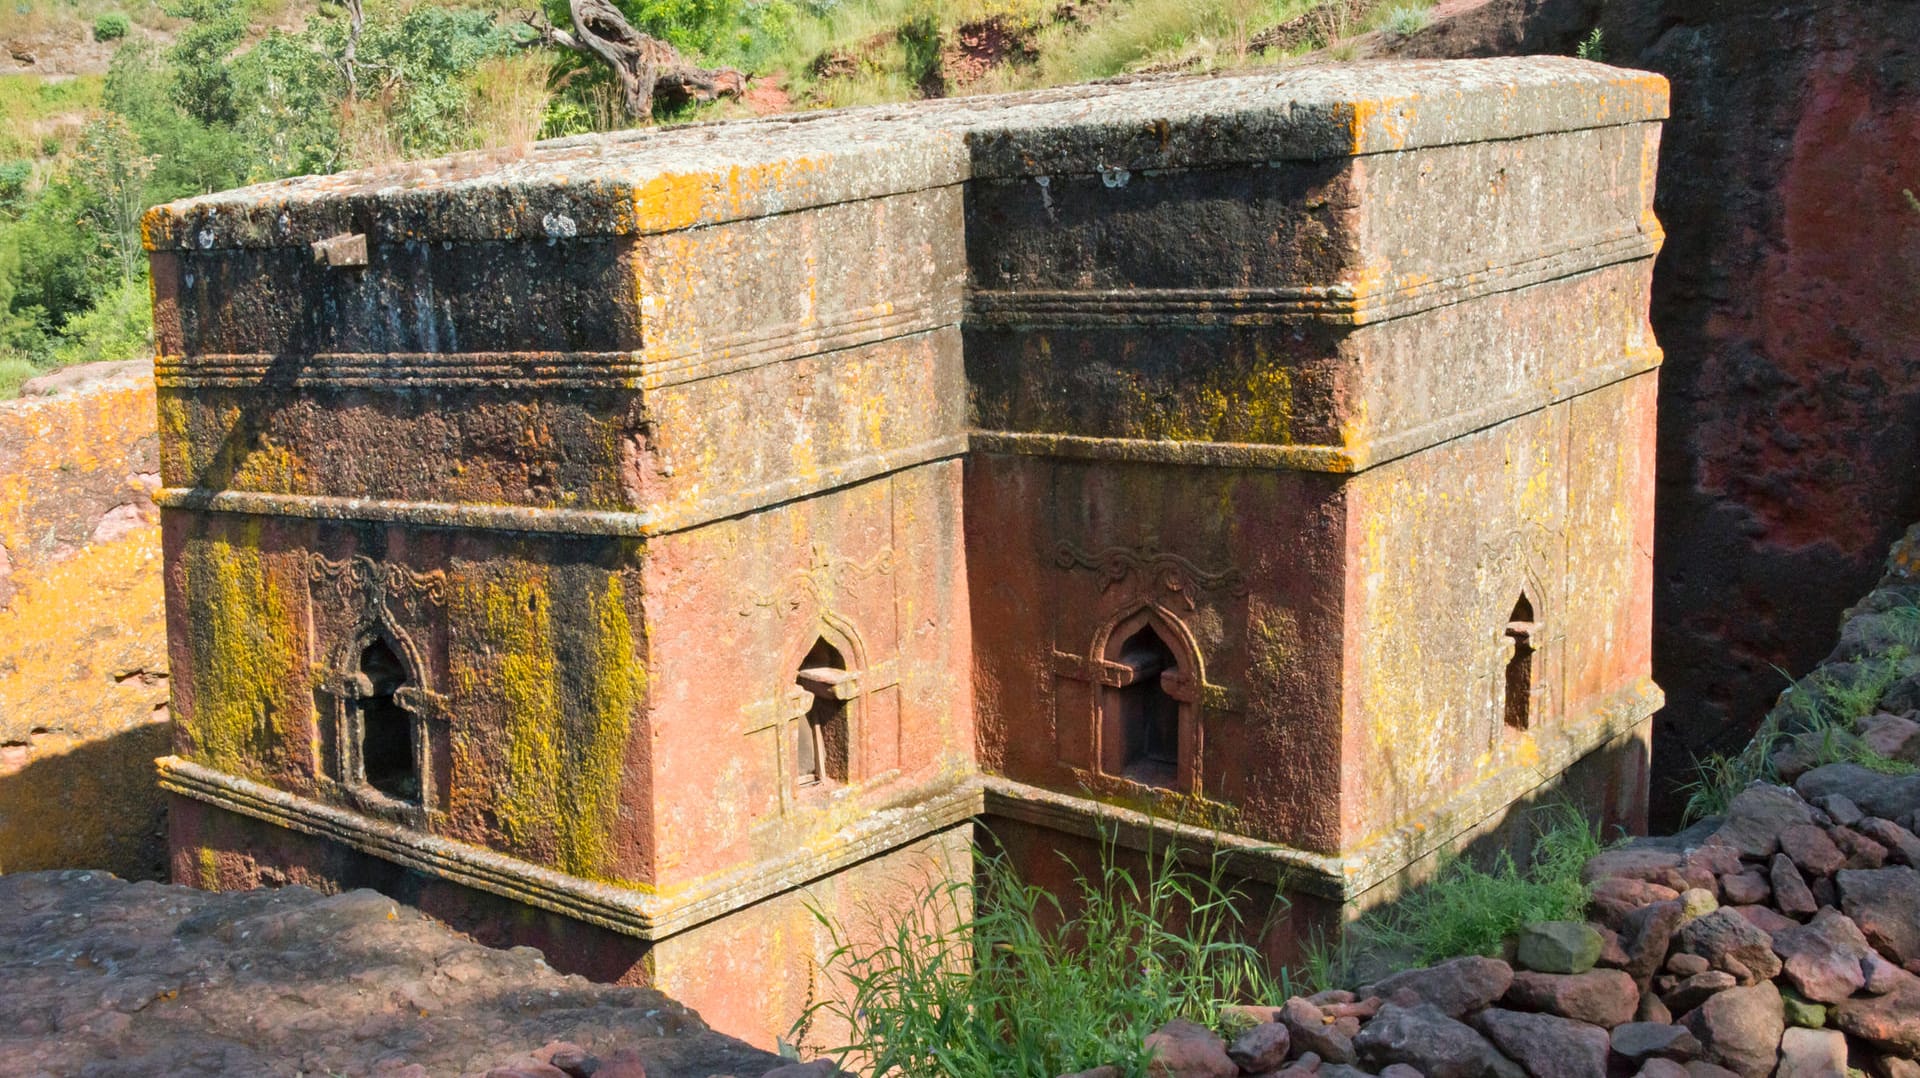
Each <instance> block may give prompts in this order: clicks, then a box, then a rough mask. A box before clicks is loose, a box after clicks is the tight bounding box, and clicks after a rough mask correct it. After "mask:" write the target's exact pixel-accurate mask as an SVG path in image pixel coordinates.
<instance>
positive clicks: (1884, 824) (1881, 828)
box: [1853, 816, 1920, 868]
mask: <svg viewBox="0 0 1920 1078" xmlns="http://www.w3.org/2000/svg"><path fill="white" fill-rule="evenodd" d="M1853 829H1854V830H1855V831H1858V832H1859V833H1860V834H1862V835H1865V836H1866V837H1868V838H1870V839H1872V840H1873V841H1875V842H1877V843H1879V844H1880V845H1881V846H1884V847H1885V848H1886V850H1887V860H1889V861H1892V862H1893V863H1894V864H1896V865H1909V866H1912V867H1913V868H1920V836H1917V835H1915V834H1914V833H1913V832H1912V831H1909V830H1907V829H1906V828H1904V827H1901V826H1900V825H1899V824H1897V823H1894V822H1893V821H1892V820H1883V819H1880V818H1879V817H1878V816H1866V817H1863V818H1861V819H1860V820H1857V821H1855V823H1854V825H1853Z"/></svg>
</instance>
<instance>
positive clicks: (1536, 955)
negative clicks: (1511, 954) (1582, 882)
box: [1515, 921, 1602, 973]
mask: <svg viewBox="0 0 1920 1078" xmlns="http://www.w3.org/2000/svg"><path fill="white" fill-rule="evenodd" d="M1601 945H1602V940H1601V938H1600V933H1599V932H1598V931H1596V930H1595V929H1594V927H1593V926H1592V925H1589V924H1587V923H1586V922H1585V921H1538V922H1535V923H1533V924H1530V925H1527V926H1526V927H1524V928H1522V929H1521V930H1520V937H1519V940H1518V943H1517V946H1516V951H1515V961H1516V962H1517V963H1518V964H1519V966H1520V967H1521V968H1522V969H1530V970H1536V971H1538V972H1541V973H1584V972H1586V971H1587V970H1590V969H1592V968H1593V964H1594V963H1595V962H1596V961H1598V960H1599V958H1600V948H1601Z"/></svg>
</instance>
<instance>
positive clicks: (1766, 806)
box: [1714, 772, 1830, 861]
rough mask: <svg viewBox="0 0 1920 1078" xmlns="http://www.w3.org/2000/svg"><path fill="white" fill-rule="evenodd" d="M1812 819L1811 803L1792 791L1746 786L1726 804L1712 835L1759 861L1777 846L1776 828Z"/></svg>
mask: <svg viewBox="0 0 1920 1078" xmlns="http://www.w3.org/2000/svg"><path fill="white" fill-rule="evenodd" d="M1809 774H1811V772H1809ZM1829 792H1830V791H1829ZM1812 822H1813V806H1811V805H1809V804H1807V803H1806V802H1805V801H1803V800H1801V799H1800V795H1798V794H1796V793H1794V791H1792V790H1789V789H1787V788H1785V787H1783V786H1767V785H1758V786H1749V787H1747V788H1746V789H1744V790H1742V791H1740V793H1739V794H1737V795H1735V797H1734V799H1733V803H1732V804H1730V805H1728V806H1727V819H1726V822H1725V823H1723V824H1721V825H1720V830H1718V831H1716V832H1715V833H1714V837H1715V838H1716V839H1719V840H1720V841H1721V842H1722V843H1724V844H1726V845H1728V846H1732V847H1733V848H1734V849H1736V850H1739V851H1740V855H1741V856H1742V857H1745V858H1748V859H1750V860H1754V861H1759V860H1763V859H1765V858H1768V857H1771V856H1773V854H1774V852H1775V851H1777V850H1778V849H1779V848H1780V832H1782V831H1784V830H1786V829H1787V828H1789V827H1792V826H1793V825H1795V824H1811V823H1812Z"/></svg>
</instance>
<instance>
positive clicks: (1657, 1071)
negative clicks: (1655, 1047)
mask: <svg viewBox="0 0 1920 1078" xmlns="http://www.w3.org/2000/svg"><path fill="white" fill-rule="evenodd" d="M1634 1073H1635V1078H1687V1076H1688V1074H1689V1073H1690V1072H1689V1071H1688V1070H1687V1068H1686V1067H1684V1066H1681V1065H1680V1064H1679V1063H1676V1062H1674V1061H1673V1060H1671V1059H1649V1060H1647V1061H1646V1062H1645V1063H1643V1064H1641V1067H1640V1069H1639V1070H1638V1071H1636V1072H1634Z"/></svg>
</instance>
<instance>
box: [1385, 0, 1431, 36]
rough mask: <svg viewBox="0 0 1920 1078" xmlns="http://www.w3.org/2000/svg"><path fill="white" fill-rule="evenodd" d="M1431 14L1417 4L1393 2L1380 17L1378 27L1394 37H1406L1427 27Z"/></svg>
mask: <svg viewBox="0 0 1920 1078" xmlns="http://www.w3.org/2000/svg"><path fill="white" fill-rule="evenodd" d="M1432 21H1433V15H1432V13H1431V12H1429V11H1428V10H1427V9H1426V8H1424V7H1421V6H1419V5H1417V4H1395V5H1394V6H1393V7H1390V8H1388V9H1387V13H1386V14H1385V15H1384V16H1382V17H1381V19H1380V29H1381V30H1383V31H1385V32H1387V33H1389V34H1392V35H1393V36H1395V37H1408V36H1410V35H1413V34H1417V33H1419V32H1420V31H1422V30H1425V29H1426V28H1427V24H1428V23H1431V22H1432Z"/></svg>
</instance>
